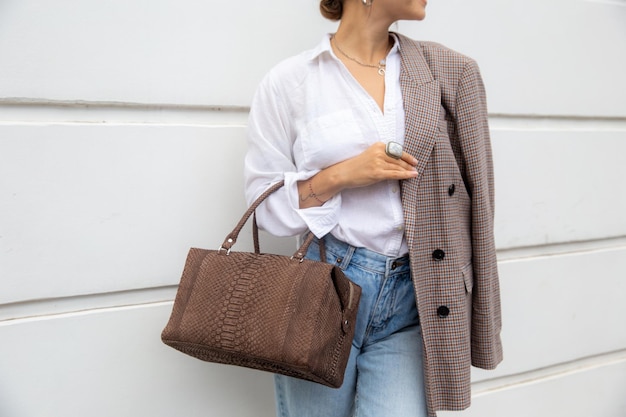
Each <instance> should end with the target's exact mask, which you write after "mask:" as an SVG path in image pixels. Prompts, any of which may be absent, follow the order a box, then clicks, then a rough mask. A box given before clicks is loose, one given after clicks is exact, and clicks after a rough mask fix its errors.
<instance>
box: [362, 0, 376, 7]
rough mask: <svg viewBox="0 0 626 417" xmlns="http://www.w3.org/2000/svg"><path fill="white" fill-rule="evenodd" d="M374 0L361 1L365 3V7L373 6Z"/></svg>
mask: <svg viewBox="0 0 626 417" xmlns="http://www.w3.org/2000/svg"><path fill="white" fill-rule="evenodd" d="M373 2H374V0H361V3H363V6H365V7H369V6H371V5H372V3H373Z"/></svg>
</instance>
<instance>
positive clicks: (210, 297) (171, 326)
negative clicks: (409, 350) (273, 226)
mask: <svg viewBox="0 0 626 417" xmlns="http://www.w3.org/2000/svg"><path fill="white" fill-rule="evenodd" d="M282 185H283V182H280V183H277V184H275V185H274V186H272V187H270V188H269V189H268V190H267V191H266V192H265V193H264V194H263V195H261V196H260V197H259V198H258V199H257V200H256V201H255V202H254V203H253V204H252V205H251V206H250V208H249V209H248V210H247V211H246V213H245V214H244V215H243V217H242V218H241V220H240V221H239V223H238V224H237V226H236V227H235V229H234V230H233V231H232V232H231V233H230V234H229V235H228V236H226V239H225V240H224V243H223V244H222V246H221V247H220V248H219V249H218V250H206V249H196V248H192V249H190V250H189V254H188V256H187V261H186V263H185V267H184V270H183V275H182V278H181V280H180V284H179V287H178V292H177V294H176V299H175V300H174V306H173V309H172V314H171V316H170V319H169V321H168V323H167V325H166V327H165V329H164V330H163V332H162V334H161V339H162V340H163V342H164V343H165V344H167V345H169V346H171V347H173V348H174V349H177V350H179V351H181V352H183V353H186V354H187V355H191V356H193V357H195V358H198V359H201V360H204V361H209V362H217V363H223V364H229V365H237V366H244V367H247V368H253V369H258V370H263V371H269V372H273V373H279V374H284V375H288V376H292V377H296V378H301V379H306V380H309V381H314V382H317V383H320V384H324V385H327V386H330V387H333V388H338V387H340V386H341V384H342V383H343V375H344V371H345V368H346V365H347V362H348V356H349V354H350V348H351V345H352V338H353V337H354V325H355V323H356V314H357V310H358V305H359V300H360V297H361V288H360V287H359V286H358V285H356V284H354V283H353V282H351V281H350V280H349V279H348V278H346V276H345V275H344V274H343V271H342V270H341V269H340V268H339V267H337V266H334V265H331V264H329V263H326V262H319V261H312V260H308V259H304V254H305V253H306V251H307V248H308V246H309V245H310V243H311V241H312V240H313V234H312V233H309V236H308V238H307V239H306V240H305V241H304V244H303V245H302V246H301V247H300V248H299V249H298V250H297V251H296V253H295V254H294V255H293V256H292V257H289V256H282V255H273V254H267V253H260V250H259V238H258V228H257V225H256V221H254V222H253V228H252V229H253V240H254V253H248V252H234V251H231V247H232V245H233V244H234V243H235V241H236V240H237V236H238V235H239V232H240V231H241V229H242V227H243V226H244V224H245V223H246V222H247V221H248V219H249V218H250V216H251V215H252V213H253V212H254V211H255V209H256V208H257V206H258V205H259V204H261V202H262V201H263V200H265V198H267V196H268V195H269V194H271V193H272V192H274V191H276V190H277V189H278V188H280V187H281V186H282ZM322 242H323V240H320V243H322ZM320 252H321V254H322V257H321V259H325V256H324V252H323V244H321V245H320Z"/></svg>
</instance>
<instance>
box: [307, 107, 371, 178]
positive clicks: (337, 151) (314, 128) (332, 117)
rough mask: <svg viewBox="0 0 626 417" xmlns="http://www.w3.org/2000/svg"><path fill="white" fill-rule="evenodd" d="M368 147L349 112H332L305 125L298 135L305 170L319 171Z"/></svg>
mask: <svg viewBox="0 0 626 417" xmlns="http://www.w3.org/2000/svg"><path fill="white" fill-rule="evenodd" d="M368 146H369V144H368V143H367V141H366V139H365V135H364V134H363V129H362V127H361V124H360V123H359V122H358V121H357V119H356V118H355V116H354V113H353V112H352V110H350V109H346V110H339V111H334V112H332V113H328V114H325V115H322V116H319V117H316V118H315V119H313V120H311V121H310V122H308V123H307V124H306V125H305V126H304V128H303V129H302V132H301V134H300V147H301V149H302V155H303V157H304V163H305V165H306V166H305V168H307V169H323V168H326V167H328V166H330V165H334V164H336V163H337V162H341V161H344V160H346V159H348V158H351V157H353V156H356V155H358V154H360V153H361V152H363V151H364V150H365V149H366V148H367V147H368Z"/></svg>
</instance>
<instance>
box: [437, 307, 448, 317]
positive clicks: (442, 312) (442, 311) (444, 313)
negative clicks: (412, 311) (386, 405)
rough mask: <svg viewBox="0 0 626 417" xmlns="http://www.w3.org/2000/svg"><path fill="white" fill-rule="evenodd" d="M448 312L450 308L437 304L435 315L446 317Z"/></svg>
mask: <svg viewBox="0 0 626 417" xmlns="http://www.w3.org/2000/svg"><path fill="white" fill-rule="evenodd" d="M448 314H450V309H449V308H448V307H446V306H439V307H438V308H437V315H438V316H439V317H441V318H442V319H445V318H446V317H448Z"/></svg>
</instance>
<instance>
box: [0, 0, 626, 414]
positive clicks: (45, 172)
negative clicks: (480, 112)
mask: <svg viewBox="0 0 626 417" xmlns="http://www.w3.org/2000/svg"><path fill="white" fill-rule="evenodd" d="M431 3H432V4H430V5H429V6H428V13H429V16H428V18H427V20H426V21H424V22H421V23H409V22H401V23H400V24H399V25H398V27H397V28H396V30H399V31H401V32H403V33H405V34H407V35H410V36H412V37H415V38H420V39H427V40H435V41H439V42H442V43H444V44H446V45H448V46H450V47H453V48H455V49H457V50H460V51H462V52H465V53H466V54H468V55H470V56H473V57H475V58H476V59H477V60H478V61H479V63H480V65H481V69H482V72H483V76H484V78H485V83H486V86H487V91H488V97H489V105H490V115H491V116H490V118H491V127H492V138H493V147H494V157H495V168H496V180H497V184H496V185H497V190H496V193H497V219H496V237H497V244H498V249H499V259H500V271H501V286H502V301H503V313H504V332H503V338H504V344H505V361H504V363H503V364H502V365H501V367H499V368H498V370H496V371H495V372H485V371H478V370H477V371H476V372H475V374H474V380H475V383H474V405H473V407H472V408H471V409H470V410H469V411H468V412H466V413H464V414H465V415H467V416H481V417H496V416H498V417H499V416H501V415H506V416H509V417H516V416H524V417H526V416H532V417H541V416H551V417H552V416H568V417H576V416H580V417H589V416H594V417H624V416H625V415H626V396H625V395H624V392H625V391H626V330H625V326H624V323H625V322H626V306H625V304H626V303H625V302H624V301H626V283H625V278H626V216H625V215H624V213H626V193H624V192H623V187H624V184H623V179H624V178H625V177H626V78H625V77H624V76H623V74H624V73H626V1H624V0H604V1H603V0H597V1H585V0H573V1H572V0H569V1H566V0H551V1H545V0H543V1H539V0H529V1H526V2H502V1H497V0H490V1H484V2H479V3H476V2H467V1H463V0H450V1H447V2H437V1H433V2H431ZM334 27H335V25H334V24H332V23H330V22H325V21H324V20H323V19H322V18H321V17H320V16H319V13H318V12H317V2H316V1H315V0H306V1H305V0H277V1H274V2H253V1H243V2H222V1H220V2H218V1H211V0H209V1H194V0H182V1H178V2H165V1H155V0H152V1H147V0H146V1H140V0H135V1H132V2H129V1H125V0H106V1H84V0H83V1H77V0H57V1H55V2H44V1H36V0H19V1H18V0H2V1H0V416H2V417H48V416H50V417H57V416H63V417H72V416H81V417H82V416H85V415H88V416H93V417H98V416H114V415H115V416H154V417H156V416H163V417H170V416H177V415H189V416H220V417H221V416H236V417H247V416H250V417H252V416H255V417H258V416H267V417H269V416H272V415H273V413H274V406H273V398H272V396H273V393H272V392H273V391H272V390H273V388H272V381H271V377H270V376H269V375H266V374H262V373H258V372H255V371H249V370H245V369H236V368H231V367H224V366H220V365H214V364H207V363H202V362H200V361H197V360H195V359H192V358H188V357H186V356H184V355H182V354H180V353H178V352H176V351H174V350H173V349H170V348H168V347H166V346H165V345H163V344H162V343H161V342H160V339H159V336H160V331H161V329H162V328H163V326H164V325H165V322H166V321H167V318H168V315H169V312H170V309H171V300H172V299H173V296H174V294H175V289H176V287H175V286H176V284H177V282H178V279H179V277H180V273H181V269H182V265H183V262H184V257H185V254H186V251H187V249H188V247H190V246H203V247H217V246H218V245H219V244H220V243H221V242H222V239H223V237H224V236H225V235H226V233H228V232H229V231H230V229H231V228H232V227H233V226H234V224H235V222H236V220H237V219H238V216H239V215H240V213H242V212H243V210H244V206H245V204H244V201H243V194H242V193H243V191H242V175H241V171H242V156H243V153H244V151H245V129H246V117H247V108H248V107H247V106H248V105H249V102H250V99H251V96H252V94H253V92H254V88H255V86H256V84H257V83H258V81H259V80H260V78H261V77H262V76H263V74H264V73H265V72H266V71H267V70H268V69H269V68H270V67H271V66H272V65H274V64H275V63H276V62H277V61H278V60H280V59H282V58H284V57H287V56H289V55H292V54H294V53H296V52H298V51H300V50H302V49H305V48H308V47H311V46H313V45H315V44H316V43H317V41H318V40H319V39H320V38H321V36H322V34H323V33H325V32H327V31H331V30H333V28H334ZM264 241H265V242H267V243H266V245H265V246H266V248H267V249H268V250H269V249H271V250H277V251H281V252H284V253H286V252H290V251H291V248H292V246H293V242H292V241H291V240H278V239H272V238H270V237H268V236H264ZM250 246H251V245H250V238H249V236H247V235H246V236H244V237H243V238H242V240H241V242H240V243H238V247H239V248H240V249H241V250H248V249H250ZM242 392H243V393H244V395H242V394H241V393H242ZM441 414H442V415H443V416H452V415H458V414H459V413H452V412H449V413H441Z"/></svg>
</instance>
